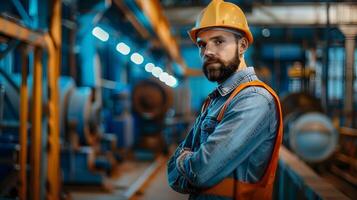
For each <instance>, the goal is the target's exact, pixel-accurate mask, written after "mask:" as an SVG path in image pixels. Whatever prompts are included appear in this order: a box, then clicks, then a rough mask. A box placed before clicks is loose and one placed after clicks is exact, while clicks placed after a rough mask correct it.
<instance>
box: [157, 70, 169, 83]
mask: <svg viewBox="0 0 357 200" xmlns="http://www.w3.org/2000/svg"><path fill="white" fill-rule="evenodd" d="M168 78H169V74H168V73H166V72H163V73H161V74H160V75H159V79H160V81H162V82H165V83H166V81H167V80H168Z"/></svg>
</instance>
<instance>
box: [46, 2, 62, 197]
mask: <svg viewBox="0 0 357 200" xmlns="http://www.w3.org/2000/svg"><path fill="white" fill-rule="evenodd" d="M46 42H47V46H48V53H49V59H48V65H47V67H48V68H47V70H48V90H49V91H50V92H49V100H48V109H49V114H48V127H49V132H48V148H47V149H48V152H47V155H48V164H47V166H51V167H49V168H48V169H47V178H48V179H47V183H48V184H47V193H46V195H47V199H49V200H57V199H59V197H60V169H59V166H60V158H59V157H60V141H59V138H60V133H59V109H58V105H59V94H58V93H59V91H58V76H59V74H60V60H61V54H60V52H61V1H60V0H55V1H54V2H53V7H52V18H51V26H50V33H49V34H48V35H46Z"/></svg>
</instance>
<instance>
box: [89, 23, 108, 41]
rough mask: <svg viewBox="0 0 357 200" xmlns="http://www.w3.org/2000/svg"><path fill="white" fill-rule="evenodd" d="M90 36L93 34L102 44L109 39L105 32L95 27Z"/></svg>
mask: <svg viewBox="0 0 357 200" xmlns="http://www.w3.org/2000/svg"><path fill="white" fill-rule="evenodd" d="M92 34H93V35H94V36H95V37H96V38H98V39H100V40H101V41H103V42H106V41H108V39H109V34H108V33H107V32H106V31H105V30H103V29H101V28H100V27H98V26H96V27H95V28H94V29H93V30H92Z"/></svg>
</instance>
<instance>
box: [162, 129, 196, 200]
mask: <svg viewBox="0 0 357 200" xmlns="http://www.w3.org/2000/svg"><path fill="white" fill-rule="evenodd" d="M193 132H194V128H192V129H191V131H190V132H189V134H188V135H187V137H186V138H185V140H184V141H183V142H182V143H181V144H180V145H179V147H178V148H177V149H176V151H175V153H174V154H173V155H172V156H171V158H170V159H169V161H168V162H167V177H168V183H169V186H170V187H171V188H172V189H173V190H175V191H176V192H179V193H184V194H187V193H195V192H196V191H197V189H196V188H195V187H194V186H192V185H191V184H190V183H189V181H188V179H187V178H186V177H184V176H183V175H182V174H181V173H179V171H178V169H177V167H176V166H177V164H176V160H177V158H178V157H179V156H180V155H181V152H183V150H184V149H191V148H192V147H191V146H192V140H193Z"/></svg>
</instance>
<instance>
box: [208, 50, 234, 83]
mask: <svg viewBox="0 0 357 200" xmlns="http://www.w3.org/2000/svg"><path fill="white" fill-rule="evenodd" d="M237 52H238V50H237ZM237 52H236V54H235V56H234V58H233V59H231V60H229V61H228V62H227V64H225V63H224V62H223V61H222V60H221V59H219V58H208V59H207V60H205V62H204V63H203V66H202V69H203V73H204V74H205V76H206V77H207V79H208V80H209V81H211V82H218V83H222V82H223V81H225V80H226V79H227V78H228V77H230V76H231V75H232V74H233V73H234V72H236V71H237V69H238V66H239V64H240V59H239V56H238V53H237Z"/></svg>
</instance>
